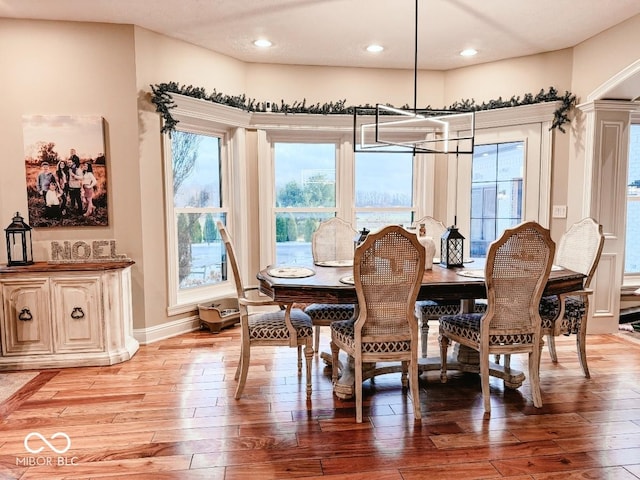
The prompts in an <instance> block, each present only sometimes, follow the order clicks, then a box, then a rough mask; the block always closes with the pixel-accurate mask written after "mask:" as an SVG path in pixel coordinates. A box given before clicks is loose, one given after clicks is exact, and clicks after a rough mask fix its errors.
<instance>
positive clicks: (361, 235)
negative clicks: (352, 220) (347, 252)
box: [353, 228, 370, 250]
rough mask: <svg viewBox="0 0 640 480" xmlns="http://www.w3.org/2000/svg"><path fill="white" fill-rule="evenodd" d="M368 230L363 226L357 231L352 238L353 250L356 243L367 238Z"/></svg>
mask: <svg viewBox="0 0 640 480" xmlns="http://www.w3.org/2000/svg"><path fill="white" fill-rule="evenodd" d="M369 232H370V231H369V229H367V228H363V229H362V230H360V232H358V234H357V235H356V236H355V238H354V239H353V249H354V250H355V249H356V248H358V245H360V244H361V243H362V242H364V241H365V240H366V239H367V235H369Z"/></svg>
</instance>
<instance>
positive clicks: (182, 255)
mask: <svg viewBox="0 0 640 480" xmlns="http://www.w3.org/2000/svg"><path fill="white" fill-rule="evenodd" d="M224 145H225V135H224V134H223V133H220V132H218V133H217V134H216V133H214V132H211V133H201V132H195V131H187V130H177V131H174V132H173V133H172V135H171V137H170V140H169V147H170V151H171V155H170V156H169V157H170V163H169V166H170V169H168V172H167V173H169V171H170V175H167V177H168V178H167V182H166V184H167V212H168V216H167V219H168V227H169V228H168V230H169V240H170V241H169V250H170V251H169V282H170V285H169V293H170V307H171V306H172V305H173V306H176V305H183V304H184V305H189V304H193V303H195V302H197V301H198V300H202V299H204V298H207V297H209V298H210V297H211V296H212V291H211V288H212V287H214V286H216V285H219V284H221V283H222V282H224V281H226V280H227V271H226V254H225V251H224V246H223V244H222V241H221V238H220V234H219V232H218V229H217V227H216V221H217V220H221V221H222V222H223V223H226V219H227V211H228V207H227V205H226V201H225V185H227V182H226V181H225V168H224V166H225V162H224V152H225V148H224Z"/></svg>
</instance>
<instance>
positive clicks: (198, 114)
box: [163, 95, 250, 316]
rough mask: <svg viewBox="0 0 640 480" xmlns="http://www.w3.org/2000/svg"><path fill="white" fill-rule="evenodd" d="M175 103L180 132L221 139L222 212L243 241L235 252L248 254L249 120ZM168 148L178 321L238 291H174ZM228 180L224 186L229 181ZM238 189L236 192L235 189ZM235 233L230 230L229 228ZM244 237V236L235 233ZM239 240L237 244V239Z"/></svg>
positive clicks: (171, 295)
mask: <svg viewBox="0 0 640 480" xmlns="http://www.w3.org/2000/svg"><path fill="white" fill-rule="evenodd" d="M174 101H175V103H176V105H177V107H176V108H175V109H174V110H172V115H173V117H174V118H175V119H176V120H178V121H179V123H178V126H177V128H178V129H179V130H184V131H188V132H193V133H199V134H205V135H213V136H218V137H220V139H221V142H220V161H221V169H222V179H221V181H222V182H223V185H224V184H225V183H226V187H223V188H222V195H223V198H222V205H223V208H222V210H223V211H224V212H225V213H226V214H227V224H228V225H230V226H234V227H235V231H236V234H237V236H238V238H239V239H242V241H241V242H240V243H239V244H237V246H236V248H238V249H239V251H240V249H241V248H244V250H242V251H246V242H247V235H246V234H243V233H244V232H245V230H246V222H242V221H238V213H237V212H238V211H240V210H241V209H242V208H247V206H246V205H245V204H244V198H246V195H242V192H241V191H240V190H241V188H239V187H240V186H242V185H246V178H244V174H243V173H244V172H245V171H246V169H245V168H244V167H245V164H246V160H245V158H246V155H245V130H244V128H237V127H247V126H248V120H249V118H250V115H249V114H247V113H245V112H241V111H238V109H235V108H231V107H226V106H223V105H216V104H212V103H211V102H206V101H203V100H197V99H193V98H190V97H185V96H181V95H175V96H174ZM163 147H164V152H165V154H164V171H165V175H164V181H165V202H164V203H165V219H166V220H165V224H166V241H167V282H168V283H167V298H168V306H167V314H168V315H170V316H171V315H178V314H181V313H187V312H192V311H193V310H194V309H195V308H196V306H197V304H198V303H202V302H204V301H208V300H214V299H218V298H223V297H228V296H235V295H236V291H235V285H234V283H233V282H232V279H228V280H227V281H225V282H221V283H218V284H215V285H209V286H204V287H200V288H193V289H188V290H185V291H184V292H179V291H178V289H177V288H175V287H174V285H177V284H178V272H177V259H176V252H177V243H176V241H177V235H176V225H175V221H174V217H175V215H174V209H173V201H172V200H171V198H172V194H171V192H172V191H173V178H172V176H171V174H170V173H167V172H171V171H172V157H171V138H170V137H169V135H165V136H164V138H163ZM225 180H226V181H225ZM236 187H238V188H236ZM230 228H231V227H230ZM237 232H240V233H237ZM234 240H235V239H234Z"/></svg>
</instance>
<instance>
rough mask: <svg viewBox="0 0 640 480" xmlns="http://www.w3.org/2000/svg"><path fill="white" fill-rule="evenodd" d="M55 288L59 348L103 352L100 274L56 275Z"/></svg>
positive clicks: (55, 316)
mask: <svg viewBox="0 0 640 480" xmlns="http://www.w3.org/2000/svg"><path fill="white" fill-rule="evenodd" d="M51 288H52V290H53V296H52V300H53V313H52V322H53V323H54V324H55V328H54V332H55V346H54V348H55V351H56V352H59V353H64V352H78V351H82V352H91V351H96V352H97V351H102V350H103V349H104V348H103V332H102V321H101V316H100V311H101V307H100V301H101V298H102V295H101V289H100V277H96V276H82V277H74V278H64V279H61V278H55V279H52V280H51Z"/></svg>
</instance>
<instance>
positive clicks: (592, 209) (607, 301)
mask: <svg viewBox="0 0 640 480" xmlns="http://www.w3.org/2000/svg"><path fill="white" fill-rule="evenodd" d="M578 108H579V109H580V110H581V111H582V113H584V115H585V122H584V135H583V136H582V138H584V144H583V148H584V150H583V152H581V153H582V154H583V155H584V163H583V165H582V167H581V168H580V167H579V165H574V166H573V167H572V166H570V173H571V177H572V178H574V179H577V178H579V177H580V173H582V174H583V179H584V182H583V185H582V186H581V187H582V195H581V196H580V195H571V191H569V198H571V201H573V202H575V203H577V202H580V203H579V204H577V205H576V208H570V209H569V211H572V212H574V214H573V216H572V217H570V218H568V219H567V224H568V225H569V224H571V223H574V222H576V221H578V220H580V219H581V218H584V217H587V216H589V217H592V218H594V219H595V220H596V221H597V222H598V223H600V224H602V228H603V232H604V236H605V242H604V248H603V250H602V256H601V257H600V263H599V264H598V269H597V270H596V274H595V277H594V279H593V281H592V283H591V288H592V289H593V290H594V293H593V296H592V298H591V299H590V302H589V305H590V307H591V308H590V309H589V317H590V318H589V323H588V333H614V332H617V331H618V321H619V312H620V289H621V286H622V278H623V275H624V249H625V237H626V211H627V209H626V205H627V170H628V154H629V152H628V150H629V148H628V147H629V125H630V123H631V112H632V111H633V110H635V109H636V108H637V105H635V104H633V103H631V102H628V101H618V100H595V101H592V102H588V103H584V104H581V105H578ZM578 138H580V136H578ZM576 158H577V160H578V161H577V162H576V163H579V160H580V158H581V155H577V157H576ZM575 170H579V171H575ZM574 173H575V174H576V175H574ZM569 188H570V189H571V187H569ZM578 188H579V187H578ZM576 193H577V192H576ZM576 197H577V198H576Z"/></svg>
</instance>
